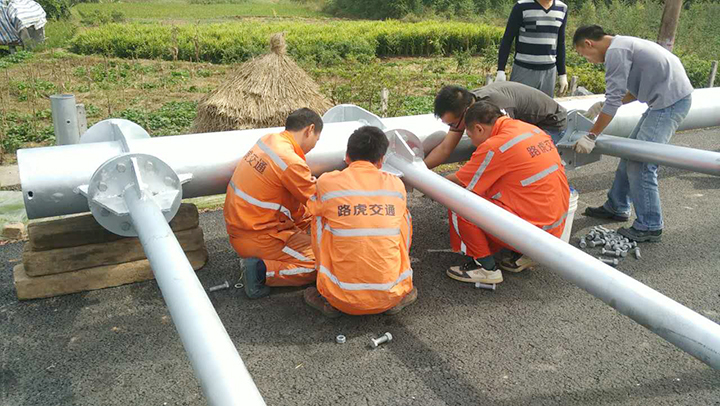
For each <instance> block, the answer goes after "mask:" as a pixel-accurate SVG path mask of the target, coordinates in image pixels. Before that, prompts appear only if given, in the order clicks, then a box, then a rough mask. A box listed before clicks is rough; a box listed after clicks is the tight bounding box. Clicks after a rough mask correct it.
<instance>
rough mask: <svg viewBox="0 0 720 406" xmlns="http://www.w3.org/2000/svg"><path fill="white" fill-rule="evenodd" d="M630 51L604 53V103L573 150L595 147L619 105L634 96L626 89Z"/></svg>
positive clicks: (582, 150) (590, 150) (619, 50)
mask: <svg viewBox="0 0 720 406" xmlns="http://www.w3.org/2000/svg"><path fill="white" fill-rule="evenodd" d="M630 58H631V55H630V51H628V50H626V49H609V50H608V51H607V53H606V54H605V103H604V104H603V107H602V112H601V113H600V115H599V116H598V118H597V120H595V124H594V125H593V126H592V128H591V129H590V133H589V134H587V135H583V136H582V137H581V138H580V139H579V140H578V142H577V143H576V144H575V151H576V152H579V153H581V154H589V153H590V152H592V150H593V149H594V148H595V139H596V138H597V137H598V136H599V135H600V134H602V132H603V131H605V128H606V127H607V126H608V125H609V124H610V122H611V121H612V119H613V117H615V113H617V111H618V109H619V108H620V106H622V105H623V104H626V103H629V102H630V101H632V100H631V98H634V96H632V95H630V93H629V92H628V89H627V80H628V76H629V75H630V67H631V66H632V61H631V59H630Z"/></svg>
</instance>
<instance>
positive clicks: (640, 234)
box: [617, 227, 662, 242]
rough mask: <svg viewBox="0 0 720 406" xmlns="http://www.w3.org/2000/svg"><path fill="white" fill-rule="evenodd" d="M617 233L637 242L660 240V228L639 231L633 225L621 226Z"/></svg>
mask: <svg viewBox="0 0 720 406" xmlns="http://www.w3.org/2000/svg"><path fill="white" fill-rule="evenodd" d="M617 233H618V234H620V235H621V236H623V237H625V238H627V239H628V240H632V241H637V242H660V241H661V240H662V230H654V231H640V230H637V229H635V227H621V228H619V229H618V230H617Z"/></svg>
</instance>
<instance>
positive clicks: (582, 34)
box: [573, 25, 610, 46]
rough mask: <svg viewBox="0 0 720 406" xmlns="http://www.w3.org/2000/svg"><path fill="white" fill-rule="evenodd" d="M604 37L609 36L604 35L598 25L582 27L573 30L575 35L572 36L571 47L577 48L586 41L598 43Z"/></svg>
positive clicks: (603, 31)
mask: <svg viewBox="0 0 720 406" xmlns="http://www.w3.org/2000/svg"><path fill="white" fill-rule="evenodd" d="M606 35H610V34H608V33H606V32H605V30H604V29H603V27H601V26H599V25H583V26H582V27H580V28H578V29H577V30H575V35H573V45H575V46H578V45H579V44H580V43H581V42H583V41H585V40H586V39H589V40H593V41H600V40H601V39H603V37H604V36H606Z"/></svg>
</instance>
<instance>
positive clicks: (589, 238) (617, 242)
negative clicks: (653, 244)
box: [580, 226, 641, 266]
mask: <svg viewBox="0 0 720 406" xmlns="http://www.w3.org/2000/svg"><path fill="white" fill-rule="evenodd" d="M588 247H590V248H602V250H601V251H600V254H601V255H605V256H609V257H612V258H604V257H602V256H599V257H598V259H599V260H600V261H602V262H604V263H606V264H608V265H611V266H617V265H618V264H619V263H620V261H621V260H622V259H623V258H625V257H627V255H628V252H630V251H632V252H633V254H634V255H635V259H640V258H641V256H640V247H638V246H637V242H635V241H630V240H628V239H627V238H625V237H623V236H622V235H620V234H618V233H617V232H615V231H613V230H609V229H607V228H605V227H603V226H595V227H593V228H592V230H590V232H589V233H588V234H587V235H585V236H583V237H581V238H580V248H581V249H582V250H585V249H587V248H588Z"/></svg>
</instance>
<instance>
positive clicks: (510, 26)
mask: <svg viewBox="0 0 720 406" xmlns="http://www.w3.org/2000/svg"><path fill="white" fill-rule="evenodd" d="M522 20H523V15H522V10H520V7H519V6H518V5H517V4H516V5H515V6H514V7H513V9H512V11H511V12H510V17H509V18H508V22H507V25H506V26H505V34H504V35H503V37H502V41H501V42H500V49H499V50H498V66H497V70H498V72H505V65H507V61H508V58H509V57H510V49H511V48H512V44H513V41H515V37H516V36H517V35H518V33H519V32H520V26H521V25H522Z"/></svg>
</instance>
